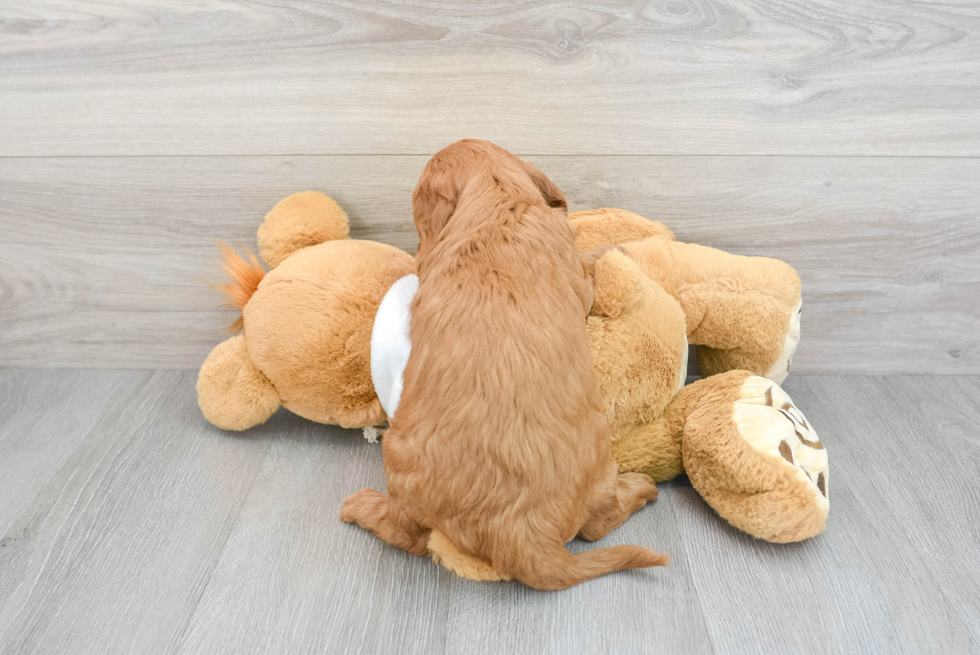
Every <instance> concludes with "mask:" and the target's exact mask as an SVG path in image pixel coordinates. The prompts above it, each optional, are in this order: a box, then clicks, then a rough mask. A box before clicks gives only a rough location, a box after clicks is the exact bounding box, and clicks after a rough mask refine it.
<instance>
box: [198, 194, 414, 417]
mask: <svg viewBox="0 0 980 655" xmlns="http://www.w3.org/2000/svg"><path fill="white" fill-rule="evenodd" d="M325 239H332V240H325ZM259 246H260V248H261V251H260V252H261V255H262V258H263V259H265V261H266V263H268V264H269V266H270V268H271V269H272V270H271V271H269V272H268V273H264V274H263V272H262V271H261V269H260V268H258V265H257V262H255V263H254V266H249V265H247V264H245V262H243V261H242V260H241V259H240V258H237V259H236V258H235V257H232V258H231V262H230V264H229V266H228V267H226V270H227V271H228V272H229V273H230V274H231V275H232V278H233V280H234V282H233V283H232V285H230V286H231V287H232V289H231V290H230V291H231V293H230V294H229V297H230V298H231V300H232V302H233V304H234V305H235V306H237V307H239V308H240V309H241V311H242V321H243V324H244V328H245V334H244V335H239V336H237V337H234V338H232V339H229V340H228V341H225V342H224V343H222V344H219V345H218V347H217V348H215V350H214V352H212V354H211V355H210V356H209V357H208V359H207V361H206V362H205V363H204V366H203V367H202V368H201V373H200V376H199V378H198V384H197V389H198V399H199V404H200V406H201V409H202V410H203V412H204V415H205V417H206V418H207V419H208V420H209V421H211V422H212V423H214V424H215V425H217V426H218V427H221V428H224V429H227V430H244V429H247V428H249V427H252V426H253V425H257V424H259V423H262V422H263V421H265V420H266V419H268V418H269V417H270V416H272V414H273V413H274V412H275V411H276V409H278V408H279V406H280V405H282V406H283V407H286V408H287V409H289V410H290V411H292V412H295V413H296V414H299V415H300V416H303V417H305V418H308V419H310V420H313V421H317V422H320V423H331V424H336V425H341V426H343V427H364V426H369V425H377V424H378V423H381V422H382V421H384V419H385V415H384V411H383V410H382V408H381V403H380V402H379V401H378V397H377V395H376V394H375V392H374V386H373V385H372V384H371V371H370V341H371V326H372V324H373V322H374V315H375V312H376V311H377V308H378V305H379V304H380V302H381V299H382V298H383V297H384V295H385V293H386V292H387V291H388V289H389V288H390V287H391V285H392V284H393V283H394V282H395V280H397V279H398V278H400V277H403V276H405V275H408V274H409V273H412V272H414V270H415V260H414V259H413V258H412V256H411V255H409V254H407V253H405V252H404V251H402V250H399V249H398V248H394V247H392V246H388V245H385V244H382V243H377V242H374V241H353V240H350V239H347V215H346V214H344V212H343V210H341V209H340V207H339V206H337V204H336V203H335V202H334V201H333V200H331V199H330V198H328V197H327V196H325V195H323V194H319V193H315V192H312V191H307V192H305V193H302V194H297V195H294V196H290V197H289V198H286V199H285V200H283V201H282V202H280V203H279V204H278V205H276V207H275V208H273V210H272V211H271V212H269V214H268V216H266V219H265V222H264V223H263V224H262V227H261V228H259ZM243 271H244V272H243ZM255 278H258V279H259V280H261V281H259V282H257V283H254V282H253V280H254V279H255ZM250 288H254V292H252V293H249V289H250ZM243 301H244V302H243Z"/></svg>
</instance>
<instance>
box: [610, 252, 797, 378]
mask: <svg viewBox="0 0 980 655" xmlns="http://www.w3.org/2000/svg"><path fill="white" fill-rule="evenodd" d="M626 249H627V251H628V252H629V253H630V254H631V255H632V256H633V257H634V258H635V259H636V261H637V262H639V264H640V267H641V268H642V269H643V270H644V272H645V273H647V275H649V276H650V277H651V278H652V279H654V280H655V281H657V282H660V284H661V285H662V286H663V287H664V288H665V289H667V290H668V291H669V292H670V293H671V295H673V296H674V297H675V298H677V299H678V300H679V301H680V303H681V307H682V308H683V310H684V313H685V315H686V317H687V330H688V340H689V341H690V342H691V343H693V344H697V346H698V348H697V353H698V363H699V365H700V367H701V373H702V374H703V375H704V376H705V377H707V376H709V375H717V374H718V373H724V372H725V371H730V370H737V369H742V370H747V371H751V372H752V373H755V374H756V375H765V376H767V377H771V379H773V380H776V381H780V382H781V381H782V380H783V379H785V377H786V373H787V370H788V368H789V361H790V358H791V357H792V355H793V352H794V351H795V350H796V344H797V343H798V342H799V329H800V323H799V318H800V278H799V276H798V275H797V274H796V271H794V270H793V268H792V267H791V266H789V265H788V264H785V263H783V262H781V261H778V260H775V259H768V258H765V257H742V256H740V255H731V254H728V253H726V252H722V251H720V250H715V249H714V248H708V247H705V246H699V245H696V244H690V243H678V242H676V241H666V240H663V239H647V240H646V241H642V242H639V243H631V244H628V245H627V246H626ZM666 272H670V275H671V278H670V279H660V278H663V277H664V276H665V275H666Z"/></svg>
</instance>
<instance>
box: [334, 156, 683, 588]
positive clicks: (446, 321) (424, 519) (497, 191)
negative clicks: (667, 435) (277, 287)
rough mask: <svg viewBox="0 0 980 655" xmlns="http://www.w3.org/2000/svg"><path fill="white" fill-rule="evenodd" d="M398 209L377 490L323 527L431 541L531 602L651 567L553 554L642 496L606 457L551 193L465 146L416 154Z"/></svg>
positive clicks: (606, 556)
mask: <svg viewBox="0 0 980 655" xmlns="http://www.w3.org/2000/svg"><path fill="white" fill-rule="evenodd" d="M413 206H414V212H415V225H416V227H417V229H418V232H419V254H418V269H419V291H418V294H417V295H416V296H415V300H414V301H413V303H412V320H411V336H412V352H411V356H410V357H409V359H408V366H407V367H406V369H405V376H404V390H403V392H402V395H401V403H400V404H399V406H398V412H397V414H396V415H395V416H394V417H393V418H392V419H391V428H390V429H389V430H388V432H387V433H386V434H385V438H384V442H383V446H382V447H383V452H384V460H385V476H386V479H387V486H388V494H387V495H386V494H381V493H379V492H377V491H375V490H373V489H363V490H361V491H359V492H357V493H355V494H352V495H351V496H349V497H348V498H347V499H345V500H344V505H343V508H342V509H341V519H342V520H344V521H347V522H356V523H357V524H358V525H360V526H361V527H363V528H365V529H367V530H369V531H370V532H371V533H372V534H374V535H375V536H377V537H380V538H381V539H384V540H385V541H387V542H388V543H390V544H392V545H395V546H398V547H399V548H403V549H405V550H407V551H409V552H412V553H415V554H417V555H426V554H428V549H429V546H428V544H429V536H430V532H431V531H432V530H438V531H439V532H440V533H441V534H442V535H445V536H446V537H448V539H449V541H450V542H451V543H452V544H453V546H454V547H455V549H456V550H458V551H460V552H462V553H464V554H467V555H470V556H472V557H474V558H477V559H479V560H483V561H489V562H492V565H493V568H494V569H495V570H497V571H500V572H501V573H502V575H503V576H506V577H513V578H516V579H518V580H520V581H522V582H524V583H525V584H528V585H530V586H533V587H536V588H538V589H543V590H558V589H564V588H567V587H570V586H572V585H575V584H578V583H580V582H584V581H586V580H590V579H592V578H595V577H598V576H601V575H605V574H607V573H611V572H613V571H618V570H622V569H633V568H642V567H648V566H659V565H663V564H665V563H666V557H664V556H663V555H658V554H656V553H654V552H653V551H651V550H649V549H647V548H643V547H640V546H614V547H611V548H600V549H598V550H591V551H587V552H583V553H579V554H578V555H572V554H571V553H569V552H568V551H567V550H566V549H565V546H564V544H565V542H567V541H569V540H570V539H572V538H573V537H574V536H575V535H576V534H580V535H582V536H583V537H584V538H587V539H590V540H595V539H600V538H602V537H603V536H605V535H606V534H607V533H608V532H609V531H610V530H612V529H614V528H616V527H617V526H618V525H620V524H621V523H622V522H623V521H625V520H626V518H627V517H628V516H629V515H630V514H631V513H632V512H633V511H635V510H637V509H639V508H640V507H642V506H643V505H644V504H645V503H646V502H647V500H651V499H653V498H655V497H656V493H657V490H656V487H655V486H654V485H653V482H652V481H651V480H650V478H649V477H648V476H646V475H642V474H638V473H627V474H623V475H619V474H618V473H617V470H616V466H615V464H614V463H613V462H611V461H610V459H609V444H610V436H609V428H608V426H607V424H606V420H605V416H604V414H603V412H602V406H601V401H600V395H599V386H598V381H597V379H596V374H595V369H594V368H593V366H592V361H591V356H590V353H589V343H588V336H587V334H586V330H585V325H584V324H583V320H582V319H583V317H584V316H585V315H586V313H587V311H588V308H589V307H590V306H591V304H592V293H591V290H590V288H589V280H588V276H587V274H586V271H585V268H584V267H583V264H582V261H581V258H580V255H579V253H578V251H577V250H576V249H575V242H574V238H573V236H572V230H571V226H570V224H569V223H568V220H567V217H566V212H565V198H564V196H563V195H562V193H561V191H560V190H559V189H558V188H557V187H555V186H554V185H553V184H552V183H551V182H550V181H549V180H548V179H547V178H546V177H545V176H544V175H543V174H542V173H540V171H538V170H537V169H535V168H533V167H532V166H530V165H528V164H526V163H525V162H522V161H521V160H519V159H518V158H516V157H514V156H513V155H511V154H510V153H508V152H507V151H505V150H503V149H502V148H500V147H498V146H495V145H493V144H491V143H489V142H485V141H475V140H465V141H460V142H457V143H455V144H453V145H451V146H449V147H447V148H445V149H443V150H442V151H440V152H439V153H437V154H436V155H435V156H434V157H433V158H432V160H431V161H430V162H429V164H428V165H427V166H426V168H425V170H424V171H423V172H422V177H421V179H420V180H419V184H418V186H417V187H416V190H415V194H414V196H413Z"/></svg>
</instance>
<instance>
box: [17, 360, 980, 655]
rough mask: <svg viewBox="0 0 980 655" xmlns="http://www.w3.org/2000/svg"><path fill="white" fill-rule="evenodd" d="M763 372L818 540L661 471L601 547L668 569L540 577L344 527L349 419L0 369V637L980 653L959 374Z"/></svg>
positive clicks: (153, 646) (971, 419) (31, 647)
mask: <svg viewBox="0 0 980 655" xmlns="http://www.w3.org/2000/svg"><path fill="white" fill-rule="evenodd" d="M785 387H786V389H787V390H788V391H789V393H790V394H791V395H792V396H793V398H794V400H795V401H796V402H797V404H798V405H799V406H800V407H801V408H803V409H805V411H806V413H807V417H808V418H809V419H810V420H811V422H812V423H813V424H814V425H815V427H816V428H817V430H818V432H819V434H820V436H821V438H822V439H823V441H824V442H825V443H826V444H827V446H828V448H829V450H830V454H831V471H832V476H831V481H832V482H831V515H830V521H829V524H828V527H827V531H826V532H825V533H824V534H823V535H821V536H819V537H817V538H815V539H812V540H810V541H807V542H805V543H802V544H796V545H783V546H779V545H773V544H768V543H764V542H760V541H756V540H754V539H752V538H750V537H747V536H746V535H744V534H742V533H739V532H737V531H735V530H734V529H732V528H730V527H729V526H728V525H727V524H726V523H725V522H724V521H722V520H720V519H719V518H718V517H717V516H716V515H715V514H714V513H713V512H712V511H711V509H710V508H708V507H707V506H706V505H705V504H704V503H703V502H702V501H701V500H700V498H699V496H698V494H697V493H696V492H695V491H694V490H693V489H692V488H691V487H690V486H689V484H688V483H687V482H686V480H678V481H674V482H672V483H668V484H664V485H662V491H661V495H660V499H659V500H658V501H657V502H656V503H654V504H653V505H651V506H649V507H647V508H645V509H644V510H642V511H640V512H639V513H638V514H636V515H635V516H634V517H633V518H631V519H630V520H629V521H628V522H627V523H626V524H625V525H624V526H623V527H622V528H620V529H619V530H616V531H615V532H614V533H612V534H611V535H610V536H609V537H607V538H606V539H605V540H604V541H603V542H600V543H602V544H603V545H606V544H616V543H639V544H645V545H648V546H650V547H652V548H654V549H657V550H659V551H662V552H665V553H669V554H670V555H671V556H672V557H673V563H672V565H671V566H670V567H669V568H666V569H661V570H654V571H644V572H630V573H621V574H616V575H611V576H607V577H605V578H602V579H599V580H597V581H593V582H589V583H586V584H583V585H580V586H579V587H576V588H573V589H571V590H568V591H565V592H559V593H553V594H548V593H541V592H536V591H533V590H530V589H528V588H525V587H523V586H522V585H520V584H518V583H472V582H469V581H465V580H462V579H458V578H455V577H454V576H453V575H451V574H449V573H447V572H446V571H445V570H442V569H440V568H439V567H437V566H435V565H434V564H432V562H431V561H429V560H426V559H421V558H417V557H413V556H411V555H408V554H406V553H404V552H401V551H398V550H396V549H394V548H392V547H389V546H386V545H383V544H382V543H381V542H379V541H378V540H376V539H374V538H372V537H370V536H369V535H368V534H367V533H365V532H362V531H361V530H359V529H357V528H355V527H352V526H349V525H344V524H341V523H340V522H339V521H338V520H337V512H338V508H339V506H340V502H341V499H342V498H343V497H344V496H345V495H346V494H347V493H349V492H351V491H354V490H356V489H358V488H360V487H362V486H366V485H371V486H375V487H382V485H383V482H384V476H383V474H382V467H381V452H380V448H379V447H378V446H377V445H376V444H369V443H367V442H366V441H364V440H363V439H362V438H361V437H360V435H359V433H357V432H353V431H344V430H340V429H336V428H329V427H325V426H321V425H317V424H314V423H310V422H307V421H305V420H301V419H299V418H297V417H295V416H293V415H290V414H288V413H285V412H281V413H280V414H277V415H276V416H275V417H274V418H273V419H272V420H271V421H270V422H269V423H268V424H266V425H265V426H262V427H260V428H257V429H255V430H253V431H251V432H248V433H246V434H230V433H224V432H220V431H218V430H217V429H215V428H214V427H212V426H210V425H209V424H207V423H206V422H205V421H204V419H203V418H202V417H201V415H200V412H199V411H198V409H197V406H196V402H195V400H196V399H195V393H194V374H193V373H190V372H175V371H157V372H153V371H109V370H87V371H82V370H0V499H2V502H0V652H2V653H17V654H24V655H26V654H28V653H75V654H82V653H92V654H98V655H108V654H112V653H147V654H151V653H207V654H214V653H267V652H290V653H342V652H349V653H373V652H389V653H391V652H398V653H425V654H431V653H477V652H483V653H510V652H515V653H579V652H581V653H641V652H643V653H649V652H664V653H711V652H717V653H736V652H746V653H775V652H788V653H828V652H880V653H901V652H908V653H926V652H935V653H963V652H980V594H978V591H977V590H978V588H980V560H978V558H977V545H978V543H980V529H978V522H977V515H978V510H980V476H978V475H977V470H978V468H980V441H978V436H977V426H978V425H980V378H978V377H975V376H973V377H968V376H946V377H929V376H906V377H890V376H889V377H870V376H869V377H825V376H820V377H816V376H814V377H791V378H790V379H789V380H788V381H787V383H786V385H785ZM571 547H572V548H573V549H581V548H586V547H588V546H587V545H586V544H584V543H580V542H575V543H573V544H572V546H571Z"/></svg>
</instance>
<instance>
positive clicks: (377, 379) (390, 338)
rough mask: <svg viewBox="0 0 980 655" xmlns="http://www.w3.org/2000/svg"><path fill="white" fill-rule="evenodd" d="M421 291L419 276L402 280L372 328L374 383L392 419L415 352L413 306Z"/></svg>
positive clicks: (383, 303) (383, 302) (390, 291)
mask: <svg viewBox="0 0 980 655" xmlns="http://www.w3.org/2000/svg"><path fill="white" fill-rule="evenodd" d="M418 290H419V278H418V276H417V275H406V276H405V277H403V278H399V279H398V280H397V281H396V282H395V283H394V284H393V285H391V288H390V289H388V293H386V294H385V297H384V298H382V299H381V305H379V306H378V313H377V314H376V315H375V317H374V327H372V328H371V381H372V382H373V383H374V391H375V393H377V394H378V400H380V401H381V407H382V408H384V410H385V414H387V415H388V418H389V420H390V419H391V417H392V416H394V415H395V410H397V409H398V401H399V400H401V397H402V382H403V379H404V376H405V365H406V364H408V356H409V354H411V352H412V339H411V337H410V336H409V331H408V326H409V322H410V321H411V318H412V314H411V311H410V309H409V307H410V305H411V304H412V299H413V298H415V294H416V293H417V292H418Z"/></svg>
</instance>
